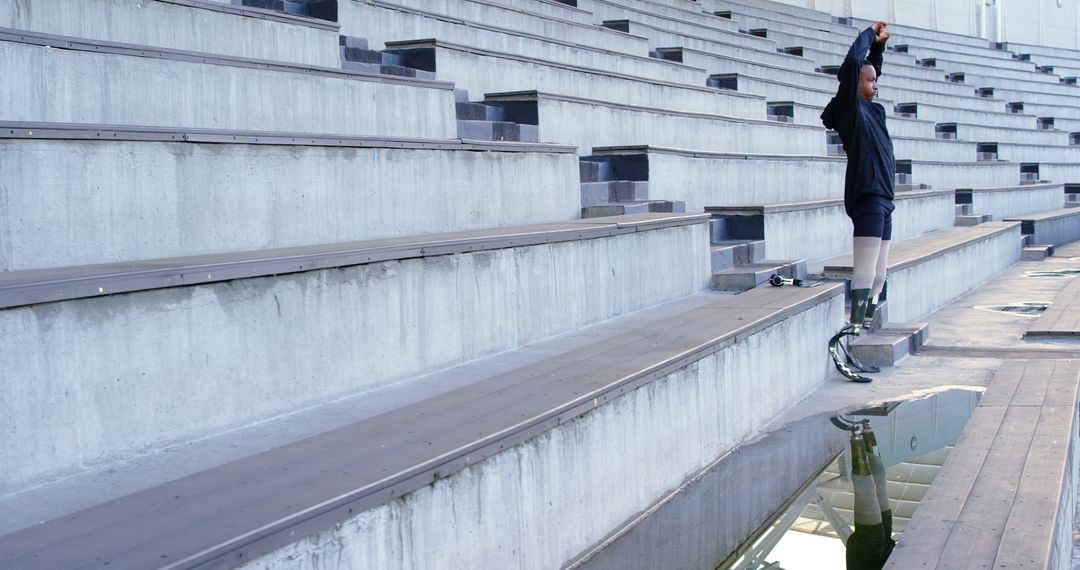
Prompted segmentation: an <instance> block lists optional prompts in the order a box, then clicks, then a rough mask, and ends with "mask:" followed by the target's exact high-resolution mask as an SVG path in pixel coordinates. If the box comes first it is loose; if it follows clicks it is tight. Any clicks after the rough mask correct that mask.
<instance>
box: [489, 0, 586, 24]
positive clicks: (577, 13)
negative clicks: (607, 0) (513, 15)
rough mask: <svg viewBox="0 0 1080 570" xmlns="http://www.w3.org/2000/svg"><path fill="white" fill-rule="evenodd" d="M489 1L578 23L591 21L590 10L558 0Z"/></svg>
mask: <svg viewBox="0 0 1080 570" xmlns="http://www.w3.org/2000/svg"><path fill="white" fill-rule="evenodd" d="M491 3H492V4H498V5H500V6H506V7H508V8H513V9H518V10H522V11H525V12H535V13H538V14H543V15H544V16H548V17H550V18H557V19H560V20H568V21H571V22H576V23H579V24H587V25H588V24H592V23H593V14H592V12H591V11H590V10H586V9H583V8H582V7H579V6H576V5H571V4H570V3H567V2H559V1H558V0H492V1H491Z"/></svg>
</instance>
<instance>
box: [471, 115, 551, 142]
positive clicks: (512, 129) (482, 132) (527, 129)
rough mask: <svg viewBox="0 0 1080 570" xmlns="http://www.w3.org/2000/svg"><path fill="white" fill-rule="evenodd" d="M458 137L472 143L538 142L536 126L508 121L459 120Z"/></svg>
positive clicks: (538, 135)
mask: <svg viewBox="0 0 1080 570" xmlns="http://www.w3.org/2000/svg"><path fill="white" fill-rule="evenodd" d="M457 127H458V136H459V137H461V139H463V140H472V141H500V142H501V141H508V142H532V143H534V142H538V141H539V140H540V134H539V130H538V129H537V128H536V125H521V124H518V123H511V122H507V121H470V120H460V119H459V120H458V122H457Z"/></svg>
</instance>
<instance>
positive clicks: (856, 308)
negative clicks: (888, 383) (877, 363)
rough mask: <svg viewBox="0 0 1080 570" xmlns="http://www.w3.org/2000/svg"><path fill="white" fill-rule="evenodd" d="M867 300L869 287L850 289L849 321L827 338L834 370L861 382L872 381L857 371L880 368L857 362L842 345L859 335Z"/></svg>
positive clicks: (864, 317)
mask: <svg viewBox="0 0 1080 570" xmlns="http://www.w3.org/2000/svg"><path fill="white" fill-rule="evenodd" d="M869 301H870V289H869V288H867V289H852V290H851V322H850V324H848V325H847V326H845V327H844V328H842V329H840V332H838V333H836V334H835V335H833V337H832V338H831V339H829V355H830V356H831V357H832V361H833V366H835V367H836V370H837V371H838V372H839V373H840V374H842V375H843V376H844V377H845V378H847V379H848V380H851V381H852V382H858V383H861V384H865V383H868V382H873V379H872V378H867V377H866V376H862V375H860V374H859V372H880V371H881V369H880V368H877V367H868V366H866V365H864V364H863V363H861V362H859V360H858V359H856V358H855V357H854V356H852V355H851V353H850V352H849V351H848V349H847V347H846V346H844V344H843V341H844V340H846V339H849V338H852V337H857V336H859V333H860V332H861V331H862V325H863V321H864V320H865V319H866V308H867V305H868V304H869ZM849 364H851V366H849Z"/></svg>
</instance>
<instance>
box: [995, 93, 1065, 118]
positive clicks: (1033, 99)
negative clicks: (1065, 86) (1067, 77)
mask: <svg viewBox="0 0 1080 570" xmlns="http://www.w3.org/2000/svg"><path fill="white" fill-rule="evenodd" d="M993 89H994V97H996V98H997V99H1003V100H1005V101H1009V102H1010V103H1011V102H1019V103H1023V104H1024V112H1026V113H1032V114H1038V115H1040V116H1043V115H1049V114H1052V113H1043V112H1040V111H1038V110H1037V109H1039V108H1041V107H1043V106H1048V107H1065V108H1067V109H1069V110H1070V115H1066V116H1074V117H1075V113H1076V105H1077V103H1078V102H1080V95H1073V94H1071V92H1064V93H1050V92H1047V91H1046V90H1045V89H1039V90H1035V89H1024V90H1020V89H1010V88H1007V87H997V86H994V87H993ZM1029 106H1030V107H1031V110H1029V109H1028V107H1029Z"/></svg>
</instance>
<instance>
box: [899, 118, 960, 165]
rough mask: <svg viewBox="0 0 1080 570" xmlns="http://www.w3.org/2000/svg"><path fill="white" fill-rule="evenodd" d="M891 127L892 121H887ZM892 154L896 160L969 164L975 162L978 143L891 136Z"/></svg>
mask: <svg viewBox="0 0 1080 570" xmlns="http://www.w3.org/2000/svg"><path fill="white" fill-rule="evenodd" d="M888 122H889V126H890V127H891V126H892V122H893V121H892V120H891V119H890V120H889V121H888ZM892 141H893V153H894V155H895V156H896V158H897V160H937V161H943V162H949V161H955V162H971V161H972V160H976V159H977V158H978V156H977V147H978V143H975V142H971V141H962V140H946V139H941V138H914V137H902V136H897V135H893V136H892Z"/></svg>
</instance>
